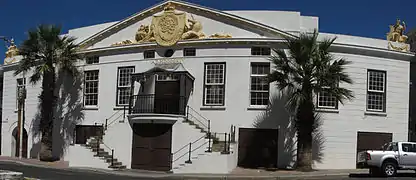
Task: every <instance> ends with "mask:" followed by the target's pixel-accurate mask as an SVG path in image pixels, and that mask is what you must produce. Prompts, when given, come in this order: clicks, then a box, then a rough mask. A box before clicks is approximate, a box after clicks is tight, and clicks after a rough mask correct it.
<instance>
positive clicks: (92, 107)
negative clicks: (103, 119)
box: [82, 106, 99, 111]
mask: <svg viewBox="0 0 416 180" xmlns="http://www.w3.org/2000/svg"><path fill="white" fill-rule="evenodd" d="M82 109H83V110H95V111H97V110H98V109H99V108H98V106H84V107H83V108H82Z"/></svg>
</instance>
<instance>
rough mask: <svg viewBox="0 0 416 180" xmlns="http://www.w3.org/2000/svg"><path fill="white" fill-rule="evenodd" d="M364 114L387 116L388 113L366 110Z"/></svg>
mask: <svg viewBox="0 0 416 180" xmlns="http://www.w3.org/2000/svg"><path fill="white" fill-rule="evenodd" d="M364 115H366V116H382V117H386V116H387V113H385V112H374V111H365V112H364Z"/></svg>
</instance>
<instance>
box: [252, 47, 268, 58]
mask: <svg viewBox="0 0 416 180" xmlns="http://www.w3.org/2000/svg"><path fill="white" fill-rule="evenodd" d="M251 55H253V56H269V55H270V48H268V47H252V48H251Z"/></svg>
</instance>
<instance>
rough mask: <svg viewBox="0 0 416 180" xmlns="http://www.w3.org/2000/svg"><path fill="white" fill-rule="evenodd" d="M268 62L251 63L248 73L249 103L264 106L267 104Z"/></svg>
mask: <svg viewBox="0 0 416 180" xmlns="http://www.w3.org/2000/svg"><path fill="white" fill-rule="evenodd" d="M269 73H270V63H252V64H251V74H250V105H252V106H264V105H268V104H269V83H268V82H267V79H266V78H267V75H268V74H269Z"/></svg>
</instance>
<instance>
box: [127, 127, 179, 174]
mask: <svg viewBox="0 0 416 180" xmlns="http://www.w3.org/2000/svg"><path fill="white" fill-rule="evenodd" d="M171 149H172V125H171V124H134V125H133V142H132V157H131V168H132V169H143V170H151V171H170V170H171V164H172V163H171Z"/></svg>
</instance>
